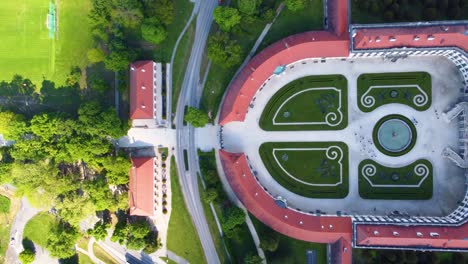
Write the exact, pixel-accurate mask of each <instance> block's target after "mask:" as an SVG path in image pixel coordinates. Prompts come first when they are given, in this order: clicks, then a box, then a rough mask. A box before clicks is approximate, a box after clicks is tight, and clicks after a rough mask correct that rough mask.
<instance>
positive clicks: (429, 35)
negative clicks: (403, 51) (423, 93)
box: [353, 25, 468, 51]
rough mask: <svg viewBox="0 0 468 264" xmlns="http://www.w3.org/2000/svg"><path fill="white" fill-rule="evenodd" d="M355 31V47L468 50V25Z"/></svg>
mask: <svg viewBox="0 0 468 264" xmlns="http://www.w3.org/2000/svg"><path fill="white" fill-rule="evenodd" d="M354 33H355V37H354V38H353V43H354V49H388V48H403V47H408V48H430V47H458V48H460V49H462V50H464V51H468V25H461V26H455V25H454V26H428V27H394V28H365V29H356V31H355V32H354ZM415 39H417V40H415ZM391 40H392V41H391Z"/></svg>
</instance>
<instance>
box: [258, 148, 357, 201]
mask: <svg viewBox="0 0 468 264" xmlns="http://www.w3.org/2000/svg"><path fill="white" fill-rule="evenodd" d="M259 152H260V157H261V159H262V161H263V164H264V165H265V167H266V168H267V170H268V172H269V173H270V175H271V176H272V177H273V179H274V180H275V181H277V182H278V183H279V184H281V185H282V186H283V187H284V188H286V189H288V190H290V191H291V192H294V193H297V194H299V195H302V196H305V197H311V198H335V199H338V198H344V197H346V195H348V188H349V180H348V176H349V175H348V171H349V167H348V159H349V158H348V146H347V145H346V144H345V143H343V142H268V143H264V144H262V145H261V146H260V150H259ZM324 184H326V185H325V186H323V185H324Z"/></svg>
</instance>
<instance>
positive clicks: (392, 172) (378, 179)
mask: <svg viewBox="0 0 468 264" xmlns="http://www.w3.org/2000/svg"><path fill="white" fill-rule="evenodd" d="M372 167H374V168H375V169H372ZM358 172H359V180H358V182H359V195H360V196H361V197H362V198H364V199H381V200H427V199H430V198H431V197H432V191H433V184H432V182H433V173H432V164H431V162H429V161H428V160H424V159H421V160H417V161H415V162H413V163H411V164H409V165H406V166H403V167H399V168H391V167H386V166H383V165H381V164H379V163H377V162H375V161H373V160H369V159H367V160H363V161H362V162H361V163H359V168H358ZM424 176H427V177H426V178H425V179H424V181H423V178H424ZM369 181H370V182H369ZM421 181H423V182H422V183H421ZM371 182H372V185H374V186H372V185H371ZM419 184H420V185H419ZM376 185H378V186H376ZM386 185H416V186H417V185H419V187H386Z"/></svg>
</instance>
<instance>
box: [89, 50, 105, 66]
mask: <svg viewBox="0 0 468 264" xmlns="http://www.w3.org/2000/svg"><path fill="white" fill-rule="evenodd" d="M87 56H88V60H89V61H90V62H91V63H98V62H101V61H104V59H105V58H106V54H105V53H104V51H103V50H102V49H100V48H94V49H90V50H89V51H88V53H87Z"/></svg>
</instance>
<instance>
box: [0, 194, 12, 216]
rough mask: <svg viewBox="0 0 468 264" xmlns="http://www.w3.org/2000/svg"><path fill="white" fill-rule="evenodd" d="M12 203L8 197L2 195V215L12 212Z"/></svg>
mask: <svg viewBox="0 0 468 264" xmlns="http://www.w3.org/2000/svg"><path fill="white" fill-rule="evenodd" d="M10 205H11V201H10V199H9V198H8V197H5V196H3V195H0V213H5V214H6V213H8V212H9V211H10Z"/></svg>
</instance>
